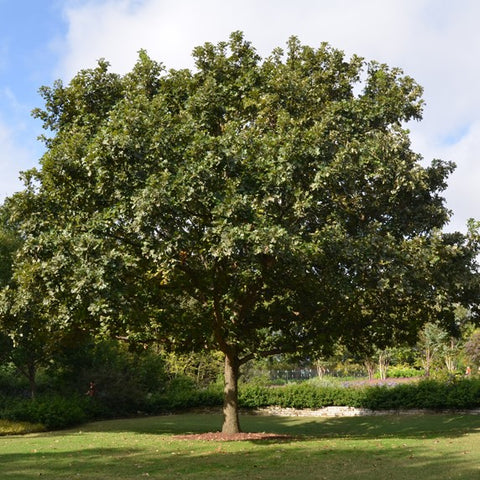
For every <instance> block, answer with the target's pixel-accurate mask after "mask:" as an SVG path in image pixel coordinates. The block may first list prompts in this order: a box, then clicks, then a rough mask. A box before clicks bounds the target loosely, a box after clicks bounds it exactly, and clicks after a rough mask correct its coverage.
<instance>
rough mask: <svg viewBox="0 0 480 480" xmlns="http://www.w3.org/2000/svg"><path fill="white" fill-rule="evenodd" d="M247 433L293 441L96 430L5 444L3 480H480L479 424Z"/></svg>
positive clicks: (152, 421)
mask: <svg viewBox="0 0 480 480" xmlns="http://www.w3.org/2000/svg"><path fill="white" fill-rule="evenodd" d="M241 421H242V426H243V429H244V430H245V431H268V432H275V433H288V434H290V435H293V436H294V438H293V439H290V440H275V441H273V440H263V441H248V442H247V441H242V442H207V441H189V440H188V441H187V440H178V439H175V438H174V437H173V435H175V434H184V433H199V432H207V431H214V430H216V429H218V427H219V425H220V423H221V418H220V416H219V415H213V414H181V415H171V416H163V417H151V418H141V419H128V420H115V421H105V422H97V423H91V424H88V425H85V426H83V427H81V428H78V429H75V430H69V431H62V432H52V433H35V434H29V435H25V436H6V437H0V478H1V479H2V480H4V479H15V480H27V479H28V480H30V479H34V478H35V479H38V478H39V477H43V478H47V479H49V480H50V479H69V480H71V479H77V478H80V479H81V478H83V479H88V480H96V479H98V480H100V479H101V480H123V479H134V478H155V479H169V480H171V479H178V480H180V479H188V480H196V479H249V480H250V479H252V480H254V479H259V480H260V479H262V480H267V479H268V480H270V479H271V480H274V479H275V480H277V479H299V480H300V479H301V480H310V479H315V480H319V479H328V480H337V479H338V480H340V479H342V480H345V479H365V480H367V479H368V480H371V479H388V480H400V479H401V480H408V479H412V480H413V479H415V480H417V479H421V480H428V479H432V480H433V479H435V480H446V479H462V480H470V479H472V480H478V479H480V416H479V415H463V414H458V415H452V414H448V415H440V414H438V415H421V416H388V417H355V418H314V417H309V418H307V417H288V418H286V417H261V416H243V417H242V419H241Z"/></svg>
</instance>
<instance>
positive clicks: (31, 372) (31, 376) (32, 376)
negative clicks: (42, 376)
mask: <svg viewBox="0 0 480 480" xmlns="http://www.w3.org/2000/svg"><path fill="white" fill-rule="evenodd" d="M36 374H37V369H36V368H35V363H33V362H30V363H29V364H28V383H29V384H30V396H31V398H32V400H34V399H35V397H36V395H37V380H36Z"/></svg>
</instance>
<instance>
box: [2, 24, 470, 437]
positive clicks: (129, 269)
mask: <svg viewBox="0 0 480 480" xmlns="http://www.w3.org/2000/svg"><path fill="white" fill-rule="evenodd" d="M194 59H195V63H196V70H195V71H194V72H191V71H188V70H181V71H173V70H170V71H168V72H167V71H164V69H163V67H162V66H161V65H160V64H158V63H156V62H154V61H152V60H151V59H150V58H149V57H148V56H147V55H146V53H145V52H140V55H139V59H138V62H137V64H136V65H135V66H134V68H133V70H132V71H131V72H130V73H128V74H126V75H124V76H119V75H116V74H113V73H110V72H109V71H108V63H107V62H105V61H104V60H102V61H100V62H99V64H98V66H97V67H96V68H95V69H92V70H82V71H80V72H79V73H78V74H77V75H76V76H75V77H74V78H73V79H72V81H71V82H70V84H69V85H67V86H64V85H63V84H62V82H60V81H57V82H55V83H54V85H53V87H43V88H42V89H41V94H42V96H43V99H44V101H45V107H44V109H38V110H37V111H36V113H35V114H36V116H37V117H38V118H40V119H41V120H42V121H43V123H44V127H45V129H47V130H50V131H51V132H52V137H51V138H46V139H45V141H46V146H47V152H46V153H45V155H44V157H43V158H42V160H41V169H40V170H39V171H37V170H32V171H30V172H27V173H26V174H25V180H26V189H25V191H24V192H22V193H20V194H18V195H17V196H16V197H15V198H14V200H12V202H13V205H14V208H13V213H12V216H11V218H12V219H13V221H14V222H16V224H18V225H19V227H20V231H21V233H22V236H23V238H25V243H24V244H23V246H22V250H21V260H20V261H19V262H18V263H17V265H16V267H15V273H14V277H15V281H16V282H17V285H18V289H17V290H16V293H15V298H14V299H13V300H14V301H13V303H12V305H11V306H10V307H9V311H10V312H13V313H14V314H15V315H16V318H20V317H21V318H23V317H24V316H26V315H27V314H28V312H35V314H36V316H35V319H36V322H35V323H36V324H39V321H41V326H42V329H39V331H46V332H48V331H51V332H53V331H55V332H57V331H68V330H70V329H77V330H80V331H88V330H95V331H97V332H99V333H101V334H107V333H110V334H112V333H114V334H120V335H122V336H126V337H129V338H132V339H136V340H137V341H151V340H153V339H160V340H162V342H164V344H165V345H166V346H168V347H169V348H171V349H172V350H183V351H187V352H190V351H192V350H205V349H206V350H215V351H218V350H220V351H221V352H222V353H223V354H224V356H225V359H226V361H225V383H226V389H225V395H226V397H225V398H226V400H225V412H226V421H225V424H224V428H225V431H238V429H239V426H238V415H237V408H236V397H237V381H238V374H239V367H240V366H241V365H242V364H243V363H245V362H247V361H248V360H250V359H252V358H255V357H261V356H264V355H270V354H273V353H281V352H284V353H289V352H290V353H291V352H299V353H306V352H314V353H315V354H318V355H324V354H325V353H328V351H329V350H331V349H332V348H333V346H334V345H336V344H338V343H339V342H340V343H341V344H344V345H347V346H348V347H349V348H350V349H351V350H352V351H367V352H368V351H369V350H371V346H372V345H375V346H376V347H378V348H385V347H387V346H388V345H390V344H392V343H395V342H400V341H403V340H405V341H406V340H409V341H412V340H413V339H414V338H415V336H416V332H417V330H418V328H419V327H420V326H421V325H422V324H423V323H425V322H426V321H427V320H428V319H430V318H432V317H433V316H434V317H435V318H437V319H438V321H439V322H443V323H445V324H450V323H452V322H453V318H454V315H453V305H454V303H456V302H458V303H462V304H465V305H469V304H470V303H471V302H475V301H477V299H478V294H477V288H478V285H477V279H476V276H475V275H474V274H475V270H476V263H475V259H476V254H477V237H476V234H475V231H474V228H473V225H472V228H471V229H470V231H469V234H468V235H462V234H460V233H453V234H452V233H449V234H442V233H441V232H440V229H441V228H442V227H443V225H444V224H445V223H446V222H447V220H448V216H449V214H448V211H447V210H446V208H445V206H444V201H443V198H442V197H441V192H442V191H443V190H444V189H445V187H446V178H447V176H448V175H449V173H450V172H451V171H452V170H453V164H451V163H444V162H442V161H438V160H435V161H433V162H432V164H431V165H429V166H423V165H422V164H421V163H420V159H421V158H420V156H419V155H417V154H415V153H414V152H412V150H411V148H410V142H409V138H408V131H407V130H405V129H404V128H403V127H402V125H403V124H404V123H405V122H407V121H409V120H413V119H419V118H420V117H421V112H422V105H423V101H422V99H421V93H422V89H421V88H420V86H419V85H418V84H417V83H416V82H415V81H414V80H413V79H411V78H410V77H408V76H405V75H404V74H403V72H402V71H401V70H399V69H396V68H389V67H387V66H386V65H381V64H378V63H376V62H368V63H367V62H365V61H364V60H363V59H361V58H360V57H358V56H353V57H352V58H350V59H346V58H345V55H344V54H343V52H341V51H338V50H335V49H333V48H331V47H330V46H328V45H327V44H322V45H321V46H320V47H319V48H318V49H313V48H311V47H308V46H303V45H301V44H300V42H299V41H298V40H297V39H295V38H292V39H290V40H289V42H288V45H287V50H286V52H283V51H281V50H280V49H276V50H274V51H273V52H272V54H271V56H270V57H268V58H266V59H265V60H262V59H261V58H260V57H259V56H258V54H257V53H256V51H255V49H254V48H253V47H252V45H251V44H250V43H249V42H247V41H245V40H244V38H243V36H242V34H241V33H238V32H236V33H233V34H232V35H231V36H230V39H229V41H228V42H221V43H219V44H217V45H212V44H209V43H207V44H205V45H204V46H202V47H198V48H196V49H195V51H194Z"/></svg>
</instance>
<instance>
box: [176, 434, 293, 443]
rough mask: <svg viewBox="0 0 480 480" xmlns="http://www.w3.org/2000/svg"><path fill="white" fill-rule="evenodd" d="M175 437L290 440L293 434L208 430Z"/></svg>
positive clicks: (183, 438)
mask: <svg viewBox="0 0 480 480" xmlns="http://www.w3.org/2000/svg"><path fill="white" fill-rule="evenodd" d="M173 438H175V439H177V440H204V441H215V442H238V441H249V440H257V441H258V440H290V439H292V438H293V437H292V436H291V435H280V434H278V433H265V432H250V433H248V432H241V433H222V432H207V433H192V434H188V435H175V436H174V437H173Z"/></svg>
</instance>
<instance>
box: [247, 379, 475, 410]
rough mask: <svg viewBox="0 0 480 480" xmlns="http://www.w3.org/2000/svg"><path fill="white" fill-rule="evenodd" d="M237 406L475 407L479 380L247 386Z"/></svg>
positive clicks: (385, 408)
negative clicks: (382, 384) (325, 385)
mask: <svg viewBox="0 0 480 480" xmlns="http://www.w3.org/2000/svg"><path fill="white" fill-rule="evenodd" d="M240 404H241V406H243V407H248V408H258V407H266V406H270V405H276V406H279V407H284V408H285V407H292V408H322V407H327V406H350V407H359V408H368V409H371V410H391V409H412V408H420V409H434V410H435V409H436V410H441V409H467V408H478V407H480V380H470V379H468V380H458V381H454V382H439V381H434V380H423V381H420V382H418V383H408V384H401V385H396V386H364V387H359V388H345V387H319V386H315V385H310V384H307V383H302V384H296V385H287V386H285V387H277V388H268V387H262V386H248V385H247V386H245V387H244V388H242V389H241V392H240Z"/></svg>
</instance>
